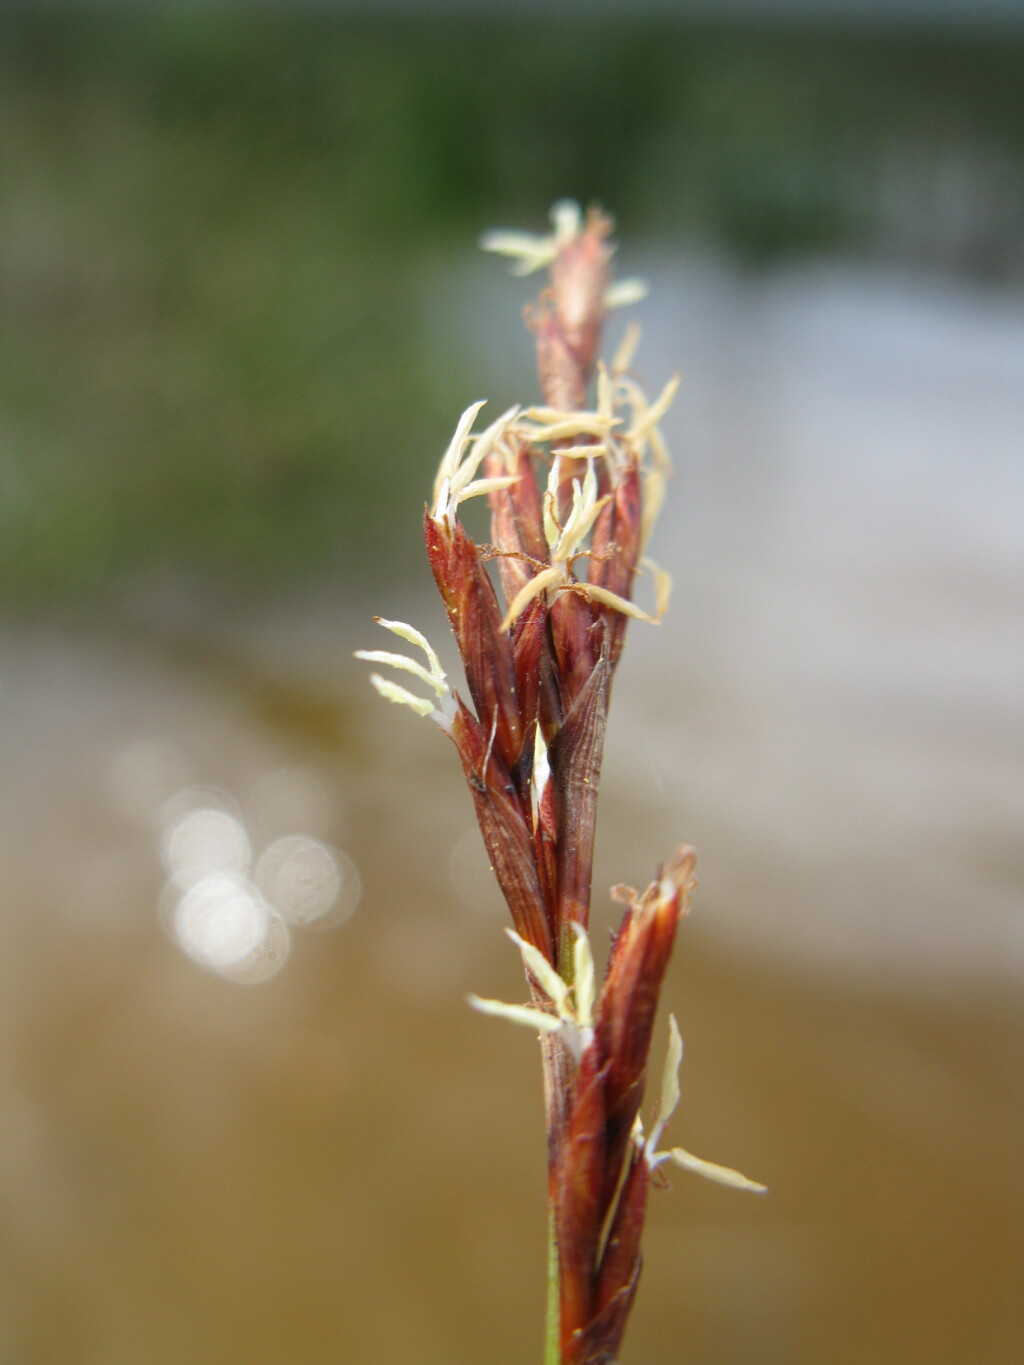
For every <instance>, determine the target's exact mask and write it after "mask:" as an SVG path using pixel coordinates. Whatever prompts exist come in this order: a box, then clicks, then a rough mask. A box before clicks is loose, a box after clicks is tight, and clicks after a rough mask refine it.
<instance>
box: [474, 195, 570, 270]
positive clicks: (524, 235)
mask: <svg viewBox="0 0 1024 1365" xmlns="http://www.w3.org/2000/svg"><path fill="white" fill-rule="evenodd" d="M551 221H552V224H553V225H554V231H553V232H550V233H548V234H547V235H545V236H541V235H540V234H538V233H535V232H515V231H509V230H506V229H503V228H497V229H494V230H492V231H490V232H485V233H484V235H483V236H482V237H481V238H480V245H481V247H482V248H483V249H484V251H494V252H496V253H497V254H498V255H499V256H510V257H511V258H512V259H513V261H514V262H515V264H514V265H513V266H512V273H513V275H530V274H532V273H533V271H535V270H541V269H543V267H544V266H546V265H551V263H552V262H553V261H554V259H555V257H556V256H557V255H558V253H559V251H560V250H561V249H562V247H564V246H568V245H569V243H570V242H572V241H574V240H575V239H576V238H577V237H578V236H579V235H580V232H581V231H582V229H583V215H582V213H581V212H580V206H579V205H578V204H576V203H574V202H573V200H571V199H560V200H559V201H558V203H557V204H555V205H554V207H553V208H552V210H551Z"/></svg>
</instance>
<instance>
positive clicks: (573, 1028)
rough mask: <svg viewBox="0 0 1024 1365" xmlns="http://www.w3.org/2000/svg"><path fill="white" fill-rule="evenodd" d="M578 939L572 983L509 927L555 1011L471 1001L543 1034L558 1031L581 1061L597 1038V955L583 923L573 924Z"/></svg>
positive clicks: (487, 1011) (473, 998)
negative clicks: (595, 965)
mask: <svg viewBox="0 0 1024 1365" xmlns="http://www.w3.org/2000/svg"><path fill="white" fill-rule="evenodd" d="M573 929H574V931H575V934H576V942H575V943H574V945H573V971H574V977H575V979H574V982H573V984H572V985H571V986H570V985H569V984H568V983H567V982H566V981H563V980H562V978H561V977H560V976H559V975H558V973H557V972H556V971H555V969H554V967H552V965H551V963H550V962H549V961H548V960H547V958H546V957H545V956H544V954H543V953H542V952H541V951H540V950H539V949H538V948H535V947H534V946H533V944H532V943H527V942H526V940H525V939H523V938H520V936H519V935H518V934H517V933H515V932H514V931H513V930H512V929H506V930H505V932H506V933H507V934H508V936H509V938H510V939H511V940H512V942H513V943H514V944H515V945H516V946H517V947H518V949H519V951H520V953H521V954H522V957H523V963H524V965H525V966H526V968H527V970H528V971H529V972H530V974H531V975H532V976H533V978H534V980H535V981H536V982H537V985H538V986H539V987H540V989H541V990H542V991H543V993H544V994H545V995H546V996H547V998H548V999H549V1000H550V1001H551V1004H552V1005H553V1006H554V1010H555V1012H554V1013H553V1014H552V1013H550V1012H549V1011H548V1010H543V1009H538V1008H537V1007H536V1006H534V1005H506V1004H505V1003H504V1002H502V1001H501V1000H487V999H481V997H480V996H477V995H471V996H469V1003H470V1004H471V1005H472V1007H473V1008H474V1009H475V1010H479V1011H480V1012H481V1013H482V1014H490V1015H493V1016H495V1017H496V1018H499V1019H507V1020H508V1021H509V1023H512V1024H520V1025H522V1026H523V1027H525V1028H532V1029H536V1030H537V1031H538V1032H540V1033H557V1034H558V1035H559V1036H560V1037H561V1039H562V1041H563V1042H564V1043H565V1045H566V1047H567V1048H568V1049H569V1051H570V1052H571V1053H572V1055H573V1056H574V1057H575V1058H576V1060H577V1061H578V1060H579V1059H580V1057H581V1056H582V1055H583V1052H584V1051H585V1049H586V1048H588V1047H589V1046H590V1044H591V1043H592V1042H593V1038H594V1003H595V1000H596V996H597V991H596V985H595V979H596V978H595V972H594V958H593V954H592V953H591V950H590V940H589V938H588V937H587V931H586V930H585V929H584V928H583V926H582V925H581V924H576V925H574V926H573Z"/></svg>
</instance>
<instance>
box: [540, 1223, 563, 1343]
mask: <svg viewBox="0 0 1024 1365" xmlns="http://www.w3.org/2000/svg"><path fill="white" fill-rule="evenodd" d="M559 1295H560V1286H559V1281H558V1240H557V1238H556V1237H555V1211H554V1209H552V1210H551V1211H550V1213H549V1214H548V1319H547V1331H546V1333H545V1338H544V1365H561V1363H562V1352H561V1341H560V1338H561V1326H562V1324H561V1311H560V1304H559Z"/></svg>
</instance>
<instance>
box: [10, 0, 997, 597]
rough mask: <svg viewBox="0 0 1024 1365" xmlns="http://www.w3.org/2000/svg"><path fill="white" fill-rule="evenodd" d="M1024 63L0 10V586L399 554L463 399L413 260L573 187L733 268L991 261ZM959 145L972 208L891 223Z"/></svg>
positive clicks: (250, 574) (512, 299) (985, 49)
mask: <svg viewBox="0 0 1024 1365" xmlns="http://www.w3.org/2000/svg"><path fill="white" fill-rule="evenodd" d="M1022 88H1024V52H1022V45H1021V42H1020V39H1019V37H1018V38H1017V39H1005V38H1000V37H999V36H998V35H996V36H988V37H982V36H974V37H972V36H970V35H965V34H956V33H946V34H940V35H934V34H933V35H922V34H916V33H914V32H912V31H908V30H901V31H898V32H897V31H893V32H886V31H882V30H876V31H872V30H859V29H853V28H841V27H836V26H829V27H820V28H808V27H802V28H799V29H793V30H789V29H786V28H783V27H766V26H763V25H762V26H737V25H730V26H725V25H717V26H716V25H709V24H696V23H692V22H691V23H669V22H667V21H664V20H661V21H654V20H648V19H643V18H636V17H631V18H629V20H628V21H626V20H619V21H616V20H614V19H601V20H590V21H585V22H584V21H580V20H576V21H574V22H572V23H568V22H566V23H559V22H556V21H551V22H542V21H541V20H539V19H538V18H537V17H536V16H534V17H533V18H531V19H530V20H528V21H526V20H523V21H516V20H513V19H511V18H500V19H490V20H485V19H476V18H471V17H466V16H463V17H461V18H459V19H458V20H451V19H444V20H442V19H435V20H425V19H417V20H413V19H405V20H400V19H397V18H395V17H394V16H390V17H388V18H387V19H386V20H384V19H380V20H376V21H374V20H372V19H368V18H364V19H362V20H355V19H353V18H352V17H350V16H342V15H332V14H329V13H326V12H323V11H315V10H314V11H299V12H296V11H293V10H287V11H281V12H275V11H268V10H266V9H264V8H259V9H256V10H254V11H252V12H246V11H245V10H242V9H230V8H229V9H213V10H200V9H198V8H193V7H191V6H181V7H174V8H167V9H161V8H156V9H147V10H146V11H145V12H142V13H139V12H137V11H134V10H128V9H123V10H116V11H111V12H109V13H101V12H96V13H80V12H77V11H69V12H64V13H61V12H59V11H53V10H47V11H45V12H38V11H36V12H32V11H24V12H18V11H10V10H6V11H4V12H3V14H2V15H0V167H2V182H0V309H2V323H3V325H2V328H0V539H2V542H3V545H4V551H3V573H2V579H0V582H2V594H3V602H4V605H5V608H6V609H7V610H8V611H11V610H16V609H17V608H18V607H22V608H24V607H25V606H35V605H37V604H39V603H40V602H42V601H47V600H59V601H66V600H68V599H69V598H76V597H82V596H84V597H86V598H88V599H91V598H95V596H96V594H97V593H99V594H101V595H107V594H109V593H111V592H112V591H113V592H114V594H115V595H116V591H117V590H118V589H119V588H120V587H123V586H124V585H125V584H130V583H131V582H133V581H136V580H137V579H138V578H139V577H140V576H141V578H142V579H145V577H146V576H147V575H156V576H159V575H160V574H165V573H167V572H171V573H184V574H186V575H187V577H188V580H189V581H190V582H194V583H197V584H201V585H207V586H209V587H210V588H211V590H213V589H215V588H217V587H218V586H227V587H232V588H238V587H242V588H244V589H245V590H246V591H253V592H263V591H267V590H268V589H269V588H271V587H272V586H273V585H276V584H287V583H290V582H296V581H299V582H301V581H312V580H314V579H316V578H318V577H323V576H326V575H335V576H338V578H339V581H341V580H342V579H346V578H347V577H350V578H351V579H352V581H356V580H362V579H364V578H366V577H368V576H370V575H372V574H375V573H380V572H382V571H384V570H385V567H386V565H387V564H389V563H396V562H397V563H398V564H399V565H400V566H401V565H403V564H404V563H407V562H408V561H409V560H410V559H411V558H413V557H415V556H416V555H417V554H418V547H417V545H416V543H415V537H414V536H413V537H411V536H410V535H409V528H410V526H411V525H414V524H415V519H416V517H417V514H418V509H419V507H420V505H421V503H422V498H423V495H424V493H425V491H426V489H427V487H428V483H429V479H430V476H431V472H432V465H433V461H434V460H435V458H436V457H437V455H438V453H439V452H440V450H441V449H442V448H443V444H444V442H445V441H446V439H447V436H448V434H449V432H450V430H451V428H452V426H453V425H454V420H455V418H456V416H457V414H458V411H459V410H460V407H461V405H462V404H463V403H464V402H465V401H466V400H467V393H466V389H465V385H464V384H463V383H462V382H460V373H459V368H460V364H461V363H462V362H463V361H464V359H465V351H464V350H463V349H460V347H464V346H465V343H464V342H463V341H461V340H460V339H459V338H458V337H457V336H455V335H454V334H452V332H448V333H446V331H445V326H446V322H448V323H449V325H453V324H451V320H450V319H449V320H446V319H444V318H433V319H425V318H424V316H423V281H424V279H425V278H426V277H427V276H431V278H434V279H435V280H436V271H437V269H438V268H439V264H441V263H443V262H445V261H447V260H450V259H451V258H452V257H453V256H454V254H455V253H466V254H468V253H471V252H472V250H473V243H474V240H475V238H476V236H477V234H478V233H479V231H480V230H481V229H482V228H484V227H486V226H488V225H493V224H502V225H508V224H510V225H516V226H523V227H536V228H538V229H540V228H542V227H543V225H544V222H545V213H546V210H547V207H548V205H549V204H550V203H551V202H552V201H553V200H554V199H556V198H558V197H560V196H562V195H565V194H570V195H575V196H577V197H579V198H581V199H583V200H584V201H592V200H597V201H600V202H602V203H604V204H606V205H607V206H609V207H610V208H611V209H612V210H613V211H614V212H615V213H616V214H617V216H618V218H619V221H620V223H621V225H622V228H623V231H624V232H626V233H628V234H629V236H630V239H631V240H633V241H637V240H645V239H646V240H648V241H650V240H653V239H657V240H659V241H661V242H662V243H665V242H671V243H681V244H685V243H687V242H694V243H697V244H703V245H705V246H707V245H710V246H712V247H713V248H715V249H724V250H726V251H728V252H731V253H733V254H735V255H736V257H737V258H738V259H740V260H743V261H746V262H749V263H755V264H756V263H759V262H763V261H770V260H773V259H776V258H777V257H778V256H779V255H780V254H786V253H794V252H807V251H813V252H822V251H845V252H862V253H863V252H871V253H874V254H881V255H888V256H891V257H893V258H895V259H906V258H907V257H908V256H910V257H911V258H913V259H918V260H921V259H923V260H924V261H925V262H926V263H927V264H930V265H933V266H938V267H939V268H943V269H953V270H960V271H967V272H970V273H975V274H982V275H985V276H987V277H990V278H993V277H994V278H997V279H998V278H1000V277H1006V278H1013V277H1014V276H1015V273H1016V272H1019V270H1020V269H1021V267H1022V264H1024V263H1022V260H1021V257H1020V255H1019V240H1018V237H1017V234H1018V233H1019V232H1020V222H1019V221H1018V219H1017V217H1016V215H1017V214H1018V213H1019V209H1020V198H1019V193H1018V195H1017V197H1016V198H1014V195H1013V193H1011V192H1009V191H1007V192H1006V193H1007V197H1005V198H1001V197H1000V196H1001V195H1003V193H1004V191H1005V190H1006V187H1007V186H1008V185H1011V184H1012V183H1013V182H1014V181H1016V183H1017V184H1018V185H1020V184H1024V175H1022V171H1024V124H1022V122H1021V120H1020V117H1019V101H1020V91H1021V89H1022ZM949 165H953V166H954V167H960V168H961V172H963V168H964V167H966V168H967V170H966V172H965V174H966V180H964V179H963V174H962V175H961V188H962V190H963V193H964V194H966V195H967V196H968V197H969V198H972V199H973V201H974V202H973V208H972V209H971V215H972V216H969V220H968V221H967V223H966V226H964V225H961V228H960V230H958V231H957V232H955V233H952V234H951V233H949V232H947V233H946V234H945V235H943V234H942V233H941V232H940V233H938V234H933V235H932V236H930V237H929V235H928V233H927V232H925V233H924V235H923V236H922V233H921V231H920V230H919V228H918V230H916V235H915V232H909V234H908V232H906V231H903V230H902V228H901V223H903V222H904V220H905V219H907V217H908V215H909V220H910V221H911V225H913V222H914V221H915V220H914V215H915V213H916V214H917V220H920V219H922V218H923V219H924V220H928V219H929V217H930V210H929V204H930V202H931V201H930V200H929V198H928V195H929V193H930V191H929V190H928V185H930V184H931V183H932V182H933V181H936V179H937V180H938V181H941V180H942V176H943V175H945V174H946V171H947V168H948V166H949ZM929 166H931V167H932V168H933V170H934V174H932V175H931V179H930V180H929V178H928V175H926V176H925V182H926V183H925V188H924V190H923V191H920V192H919V193H918V196H917V199H916V200H915V199H914V198H913V194H912V193H911V191H913V184H914V176H915V175H917V176H918V177H920V172H921V168H922V167H924V168H925V170H926V171H927V168H928V167H929ZM904 169H906V171H907V177H906V178H907V180H908V183H909V185H910V188H909V190H908V191H907V192H908V193H911V197H910V200H909V201H907V202H906V203H904V202H903V200H901V198H900V195H901V193H902V191H903V180H902V179H901V177H902V176H903V173H904ZM947 179H948V175H947ZM893 185H895V189H896V193H895V197H894V195H893V193H892V187H893ZM887 186H888V187H889V188H888V189H887ZM905 199H906V195H905V194H904V200H905ZM940 202H941V201H940ZM893 204H895V208H894V207H893ZM901 205H902V207H901ZM894 214H895V218H894V216H893V215H894ZM901 214H902V215H903V217H902V218H901V216H900V215H901ZM494 268H495V270H498V269H500V267H499V266H498V265H497V264H495V266H494ZM431 272H434V273H433V275H431ZM521 298H522V291H521V290H519V291H515V290H513V289H511V288H510V292H509V304H510V324H512V326H511V328H510V347H512V346H514V344H515V335H514V325H515V323H514V319H515V316H516V312H517V309H518V304H519V301H520V300H521ZM430 350H433V352H434V353H435V357H436V355H437V354H438V353H440V354H441V355H442V356H445V355H447V356H450V358H451V363H450V365H449V364H439V363H438V362H437V360H436V358H435V359H434V360H433V361H432V362H430V363H427V357H428V355H429V351H430ZM439 375H440V376H443V378H439V377H438V376H439ZM468 396H469V397H474V396H476V395H475V394H470V395H468Z"/></svg>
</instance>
